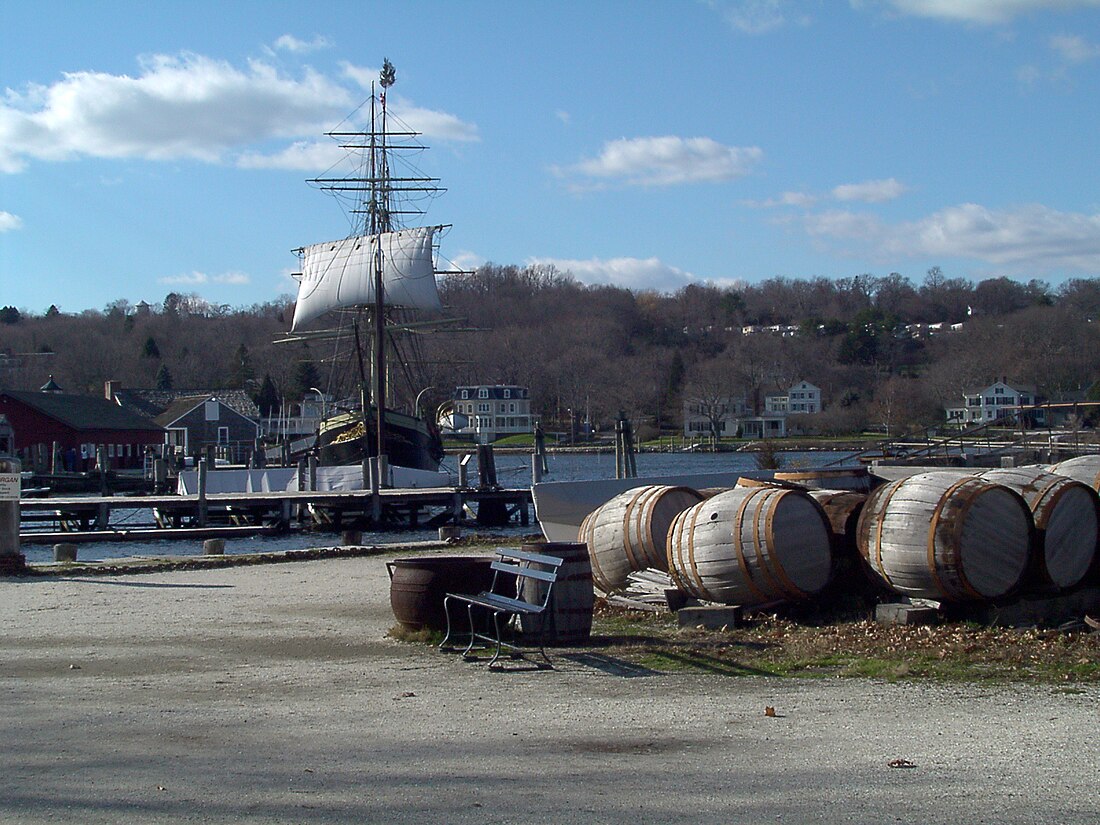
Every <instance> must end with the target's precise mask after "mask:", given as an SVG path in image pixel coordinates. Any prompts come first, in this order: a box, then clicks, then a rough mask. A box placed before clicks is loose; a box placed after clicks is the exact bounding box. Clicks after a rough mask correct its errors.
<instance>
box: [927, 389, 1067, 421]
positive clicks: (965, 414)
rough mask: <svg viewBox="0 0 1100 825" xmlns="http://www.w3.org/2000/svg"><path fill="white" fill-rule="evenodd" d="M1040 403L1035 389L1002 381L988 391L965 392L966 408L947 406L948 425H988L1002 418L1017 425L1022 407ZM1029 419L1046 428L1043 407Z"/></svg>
mask: <svg viewBox="0 0 1100 825" xmlns="http://www.w3.org/2000/svg"><path fill="white" fill-rule="evenodd" d="M1036 403H1037V401H1036V398H1035V390H1034V388H1032V387H1020V388H1015V387H1011V386H1009V385H1008V384H1007V383H1006V381H1004V380H1001V381H996V382H994V383H992V384H990V385H989V386H988V387H986V388H985V389H980V390H972V391H970V392H964V393H963V403H962V405H961V406H958V407H947V408H946V410H945V412H946V413H947V423H948V424H959V425H961V426H970V425H973V424H988V423H990V422H991V421H996V420H997V419H999V418H1007V419H1009V420H1010V422H1011V423H1016V421H1017V419H1018V417H1019V414H1020V408H1021V407H1030V406H1032V405H1033V404H1036ZM1027 419H1028V421H1029V423H1031V424H1032V425H1043V424H1045V423H1046V412H1045V410H1043V409H1041V408H1037V409H1034V410H1028V412H1027Z"/></svg>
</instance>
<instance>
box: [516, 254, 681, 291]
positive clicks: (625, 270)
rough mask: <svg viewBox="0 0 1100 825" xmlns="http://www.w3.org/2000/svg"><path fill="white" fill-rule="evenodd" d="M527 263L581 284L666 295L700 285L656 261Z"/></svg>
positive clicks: (552, 260) (538, 260)
mask: <svg viewBox="0 0 1100 825" xmlns="http://www.w3.org/2000/svg"><path fill="white" fill-rule="evenodd" d="M527 264H528V265H531V266H537V265H542V266H546V265H549V266H553V267H554V268H555V269H558V270H560V271H562V272H568V273H569V274H571V275H572V276H573V277H574V278H576V279H577V280H578V281H580V282H581V283H584V284H590V285H594V284H609V285H612V286H619V287H625V288H627V289H634V290H646V289H655V290H660V291H662V292H667V291H675V290H677V289H679V288H680V287H682V286H685V285H687V284H689V283H698V282H699V279H698V278H696V277H695V276H694V275H692V274H691V273H689V272H684V271H683V270H682V269H677V268H676V267H674V266H669V265H668V264H666V263H662V262H661V261H660V260H659V259H657V258H644V259H643V258H610V259H608V260H601V259H599V258H590V259H588V260H587V261H581V260H571V259H565V258H529V259H528V260H527Z"/></svg>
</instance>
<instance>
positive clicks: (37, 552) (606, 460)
mask: <svg viewBox="0 0 1100 825" xmlns="http://www.w3.org/2000/svg"><path fill="white" fill-rule="evenodd" d="M854 455H855V454H854V453H851V452H837V451H830V450H822V451H813V452H782V453H780V454H779V455H778V460H779V465H780V467H781V468H782V469H784V470H798V469H808V468H811V467H822V466H825V465H831V466H833V467H836V468H842V467H853V466H857V465H858V462H856V461H855V460H854V458H852V456H854ZM548 463H549V467H550V472H549V473H548V474H547V475H546V476H544V479H543V480H544V481H587V480H591V479H601V478H614V476H615V456H614V455H613V454H595V453H563V454H555V455H551V456H549V458H548ZM636 464H637V469H638V475H639V476H661V475H670V474H677V473H721V472H734V471H738V470H756V469H758V464H757V461H756V456H755V454H753V453H641V454H639V455H637V456H636ZM443 469H444V470H446V471H448V472H450V473H451V474H452V477H453V478H456V479H457V477H458V470H457V460H456V458H455V456H447V458H446V460H445V461H444V465H443ZM496 469H497V481H498V482H499V483H500V485H501V486H502V487H526V486H528V485H530V483H531V457H530V456H529V455H518V454H517V455H509V454H501V455H498V456H497V457H496ZM111 526H112V527H114V528H118V529H125V527H126V525H125V524H121V523H115V522H112V524H111ZM537 531H538V526H537V525H535V524H532V525H531V526H530V527H527V528H518V527H508V528H502V529H500V530H491V531H485V532H491V533H493V534H495V535H515V536H517V537H518V536H519V535H522V534H527V533H535V532H537ZM437 538H438V531H436V530H396V531H389V532H377V533H371V532H364V533H363V544H365V545H372V544H398V543H405V542H416V541H432V540H435V539H437ZM338 542H339V536H338V535H337V534H335V533H322V532H296V533H291V534H290V535H286V536H253V537H249V538H230V539H226V541H225V552H226V555H240V554H247V553H272V552H280V551H286V550H304V549H307V548H312V547H331V546H334V545H336V544H337V543H338ZM77 547H78V551H77V552H78V556H77V558H78V559H79V560H80V561H102V560H104V559H121V558H149V557H164V556H198V555H202V541H201V540H197V539H168V540H163V541H141V542H135V541H117V542H114V541H103V542H86V543H81V544H79V545H77ZM20 552H22V553H23V554H24V555H25V556H26V558H27V562H28V563H31V564H40V563H43V562H51V561H53V547H52V546H51V545H48V544H25V545H23V546H22V547H21V548H20Z"/></svg>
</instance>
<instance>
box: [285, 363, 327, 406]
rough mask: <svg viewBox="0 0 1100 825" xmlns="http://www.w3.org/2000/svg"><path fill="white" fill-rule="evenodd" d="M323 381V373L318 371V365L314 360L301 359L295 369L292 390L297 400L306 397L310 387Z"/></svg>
mask: <svg viewBox="0 0 1100 825" xmlns="http://www.w3.org/2000/svg"><path fill="white" fill-rule="evenodd" d="M320 383H321V373H320V372H318V371H317V365H316V364H314V363H313V362H312V361H299V362H298V366H297V367H296V368H295V370H294V383H293V384H292V385H291V388H290V389H291V392H292V394H293V398H294V399H295V400H298V399H301V398H305V396H306V393H308V392H309V391H310V388H312V387H316V386H317V385H318V384H320Z"/></svg>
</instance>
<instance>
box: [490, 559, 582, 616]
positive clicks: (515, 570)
mask: <svg viewBox="0 0 1100 825" xmlns="http://www.w3.org/2000/svg"><path fill="white" fill-rule="evenodd" d="M564 563H565V560H564V559H559V558H557V557H556V556H544V555H542V554H541V553H527V552H524V551H522V550H497V560H496V561H494V562H493V565H492V567H493V584H492V587H491V588H490V592H492V593H495V594H497V595H499V596H507V597H509V598H514V599H519V600H521V601H525V602H528V603H529V604H537V605H538V606H540V607H541V608H543V609H545V608H546V605H547V604H549V603H550V592H551V590H553V588H554V582H556V581H557V580H558V568H559V567H561V566H562V564H564ZM502 574H503V575H502ZM511 577H514V578H515V589H514V592H510V593H505V592H501V589H499V588H503V587H504V586H505V585H504V583H505V582H506V581H508V580H509V579H510V578H511ZM526 580H534V581H538V582H542V583H543V584H544V586H543V587H537V588H534V591H535V593H537V595H538V599H537V601H535V600H532V599H529V598H524V590H525V588H524V583H525V581H526Z"/></svg>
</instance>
